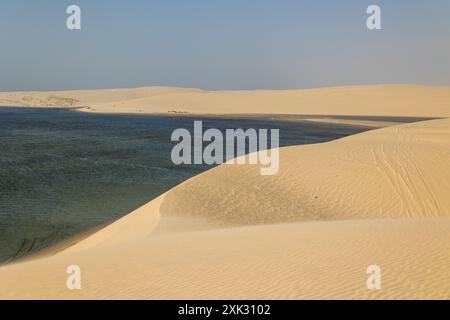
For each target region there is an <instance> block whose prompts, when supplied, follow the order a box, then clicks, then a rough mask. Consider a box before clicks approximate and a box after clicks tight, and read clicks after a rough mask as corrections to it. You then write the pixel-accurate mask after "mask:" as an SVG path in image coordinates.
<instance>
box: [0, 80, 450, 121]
mask: <svg viewBox="0 0 450 320" xmlns="http://www.w3.org/2000/svg"><path fill="white" fill-rule="evenodd" d="M449 101H450V87H431V86H416V85H371V86H348V87H334V88H322V89H302V90H255V91H204V90H199V89H182V88H164V87H147V88H136V89H105V90H80V91H54V92H6V93H0V105H3V106H29V107H48V106H56V107H70V106H80V107H83V109H82V110H83V111H87V112H102V113H172V114H184V113H191V114H303V115H361V116H364V115H368V116H400V117H406V116H410V117H450V107H449V104H448V102H449Z"/></svg>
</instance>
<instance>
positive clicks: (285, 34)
mask: <svg viewBox="0 0 450 320" xmlns="http://www.w3.org/2000/svg"><path fill="white" fill-rule="evenodd" d="M71 4H77V5H79V6H80V7H81V10H82V30H80V31H70V30H68V29H67V28H66V19H67V16H68V15H67V14H66V8H67V6H69V5H71ZM370 4H378V5H380V6H381V9H382V27H383V29H382V30H379V31H369V30H368V29H367V27H366V18H367V14H366V9H367V7H368V6H369V5H370ZM0 38H1V42H0V44H1V45H0V91H15V90H51V89H57V90H59V89H78V88H105V87H135V86H147V85H164V86H182V87H200V88H204V89H255V88H274V89H276V88H304V87H317V86H330V85H345V84H366V83H425V84H442V85H450V61H449V60H450V1H449V0H429V1H423V0H387V1H366V0H340V1H336V0H304V1H302V0H239V1H237V0H153V1H152V0H147V1H143V0H142V1H141V0H132V1H131V0H129V1H114V0H72V1H65V0H28V1H25V0H0Z"/></svg>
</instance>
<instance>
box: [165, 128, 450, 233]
mask: <svg viewBox="0 0 450 320" xmlns="http://www.w3.org/2000/svg"><path fill="white" fill-rule="evenodd" d="M259 169H260V168H259V167H258V166H251V165H223V166H219V167H217V168H215V169H213V170H211V171H208V172H206V173H204V174H202V175H199V176H197V177H194V178H192V179H190V180H189V181H187V182H185V183H183V184H181V185H179V186H177V187H176V188H174V189H173V190H172V191H171V192H169V193H168V194H167V195H166V197H165V198H164V201H163V202H162V205H161V209H160V210H161V213H162V214H163V215H167V216H169V215H175V216H189V217H195V218H198V219H202V220H205V222H208V223H210V224H214V225H217V226H237V225H253V224H268V223H284V222H292V221H311V220H341V219H361V218H364V219H365V218H410V217H415V218H430V217H450V197H449V196H448V192H449V190H450V119H444V120H433V121H427V122H423V123H416V124H407V125H401V126H396V127H391V128H385V129H382V130H375V131H370V132H366V133H363V134H359V135H356V136H352V137H348V138H344V139H341V140H337V141H332V142H329V143H325V144H317V145H307V146H296V147H288V148H283V149H281V150H280V171H279V173H278V174H277V175H274V176H261V175H260V171H259Z"/></svg>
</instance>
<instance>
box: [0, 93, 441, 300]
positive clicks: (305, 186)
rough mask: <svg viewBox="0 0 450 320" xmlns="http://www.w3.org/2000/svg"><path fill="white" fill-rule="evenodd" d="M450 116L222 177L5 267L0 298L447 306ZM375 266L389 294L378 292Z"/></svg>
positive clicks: (203, 179)
mask: <svg viewBox="0 0 450 320" xmlns="http://www.w3.org/2000/svg"><path fill="white" fill-rule="evenodd" d="M378 89H379V88H377V90H378ZM322 92H323V91H322ZM183 94H184V93H183ZM244 94H245V93H244ZM414 98H415V97H413V98H412V99H413V100H414ZM402 99H403V98H402ZM433 101H434V102H436V101H438V102H439V103H436V104H433ZM433 101H430V102H429V103H430V105H431V106H432V107H434V106H437V107H436V109H434V111H435V113H436V112H437V111H439V110H441V109H440V108H441V106H442V105H444V104H446V103H447V102H450V96H449V99H446V100H443V101H441V100H439V97H437V98H435V99H434V100H433ZM402 102H403V103H405V105H401V106H399V108H398V109H397V110H396V112H398V111H399V110H410V113H409V115H412V114H416V112H415V111H417V110H411V109H410V104H409V102H410V100H408V99H407V100H402ZM341 105H342V104H341ZM392 105H393V104H392V103H391V106H392ZM356 107H357V108H359V106H356ZM430 108H431V107H428V104H427V105H426V106H423V107H422V109H423V110H421V111H420V112H424V113H425V112H426V111H428V109H430ZM104 110H109V109H108V108H105V109H104ZM323 110H325V109H323ZM354 110H357V109H354ZM216 111H217V110H216ZM366 112H368V111H366ZM230 113H231V112H230ZM344 113H345V112H344ZM393 113H395V112H393ZM407 114H408V113H407ZM133 115H136V114H133ZM271 116H272V117H273V115H271ZM449 116H450V115H447V116H446V115H442V117H443V118H439V119H433V120H425V121H419V122H414V123H406V124H405V123H396V124H397V125H393V126H389V127H384V128H375V129H374V130H369V131H365V132H363V133H360V134H355V135H351V136H347V137H345V138H341V139H337V140H333V141H330V142H326V143H316V144H308V145H300V146H290V147H283V148H280V163H281V165H280V171H279V173H278V174H277V175H274V176H270V177H264V176H261V175H260V174H259V168H258V166H254V167H253V166H250V165H240V166H239V165H235V166H230V165H220V166H217V167H214V168H212V169H210V170H208V171H205V172H203V173H201V174H199V175H196V176H194V177H192V178H189V179H188V180H186V181H184V182H182V183H180V184H178V185H177V186H175V187H174V188H172V189H171V190H169V191H168V192H166V193H164V194H163V195H161V196H160V197H158V198H156V199H155V200H152V201H150V202H148V203H147V204H146V205H144V206H143V207H141V208H139V209H137V210H135V211H133V212H132V213H130V214H128V215H126V216H125V217H123V218H121V219H119V220H117V221H115V222H113V223H112V224H110V225H108V226H106V227H105V228H102V229H101V230H99V231H98V232H95V233H93V234H91V235H90V236H88V237H86V238H84V239H83V240H82V241H79V242H78V243H77V244H75V245H73V246H71V247H69V248H68V249H66V250H63V251H60V252H59V253H58V254H56V255H54V256H50V257H46V258H42V259H34V260H30V261H27V262H22V263H18V264H12V265H7V266H4V267H1V268H0V282H2V283H4V285H5V287H6V288H7V293H2V292H0V297H5V298H19V299H23V298H29V297H32V298H38V299H45V298H50V299H52V298H53V299H55V298H56V299H118V298H122V299H124V298H125V299H205V298H207V299H230V298H234V299H236V298H237V299H277V298H281V299H304V298H306V299H362V298H364V299H399V298H403V299H405V298H407V299H428V298H437V299H448V298H450V296H449V293H450V282H449V281H448V266H449V265H450V234H449V233H448V228H449V227H450V199H449V198H448V190H449V189H448V188H449V187H450V184H449V181H450V157H448V152H447V150H450V118H449ZM339 117H342V116H339ZM378 117H380V116H378ZM288 118H289V117H288ZM413 118H415V117H413ZM337 120H338V121H342V118H339V119H337ZM354 121H362V120H361V118H359V120H354ZM312 122H314V121H312ZM366 124H367V123H366ZM385 124H386V123H385ZM105 261H107V262H108V263H104V262H105ZM71 264H78V265H80V266H81V267H82V268H83V272H86V274H89V279H88V280H86V281H87V282H86V286H85V287H83V290H81V291H77V292H70V291H68V290H66V289H65V288H64V287H63V284H64V283H65V274H64V272H63V271H64V270H65V268H66V267H67V265H71ZM374 264H375V265H379V266H380V268H381V270H382V274H383V276H382V290H380V291H369V290H367V288H366V280H367V278H366V275H367V273H366V270H367V267H368V266H371V265H374ZM224 266H226V267H224ZM55 274H56V275H58V276H55ZM24 277H26V278H27V279H28V281H21V279H23V278H24ZM113 279H114V281H112V280H113ZM131 279H132V280H131ZM111 283H113V285H114V287H112V285H111Z"/></svg>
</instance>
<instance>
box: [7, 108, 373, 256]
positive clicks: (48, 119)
mask: <svg viewBox="0 0 450 320" xmlns="http://www.w3.org/2000/svg"><path fill="white" fill-rule="evenodd" d="M194 120H203V126H204V128H205V129H207V128H209V127H214V128H218V129H222V130H224V129H226V128H243V129H246V128H267V129H270V128H279V129H280V145H281V146H289V145H298V144H306V143H317V142H324V141H329V140H333V139H336V138H340V137H344V136H347V135H351V134H355V133H358V132H362V131H365V130H367V129H365V128H358V127H355V126H344V125H329V124H321V123H306V122H305V123H298V122H281V121H276V120H275V121H274V120H272V121H269V120H263V119H257V118H245V119H235V118H233V119H223V118H222V119H220V118H203V119H202V118H198V117H196V118H192V117H188V116H170V117H169V116H168V117H163V116H131V115H130V116H127V115H96V114H86V113H78V112H73V111H68V110H62V109H61V110H60V109H21V108H0V262H8V261H11V260H14V259H17V258H21V257H23V256H26V255H29V254H31V253H34V252H36V251H39V250H42V249H44V248H46V247H48V246H50V245H53V244H55V243H57V242H59V241H61V240H63V239H66V238H68V237H71V236H74V235H76V234H79V233H82V232H84V231H87V230H89V229H92V228H95V227H98V226H101V225H104V224H106V223H109V222H111V221H113V220H115V219H117V218H120V217H122V216H124V215H125V214H127V213H129V212H131V211H132V210H134V209H136V208H138V207H140V206H141V205H143V204H144V203H147V202H148V201H150V200H151V199H153V198H155V197H157V196H158V195H160V194H162V193H164V192H165V191H167V190H169V189H170V188H172V187H173V186H175V185H177V184H179V183H180V182H182V181H184V180H186V179H188V178H190V177H192V176H194V175H196V174H198V173H200V172H202V171H204V170H207V169H209V168H210V167H209V166H206V165H201V166H198V165H182V166H175V165H173V164H172V162H171V160H170V152H171V149H172V147H173V145H174V143H173V142H171V141H170V136H171V133H172V131H173V130H174V129H176V128H187V129H189V130H192V128H193V121H194Z"/></svg>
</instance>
